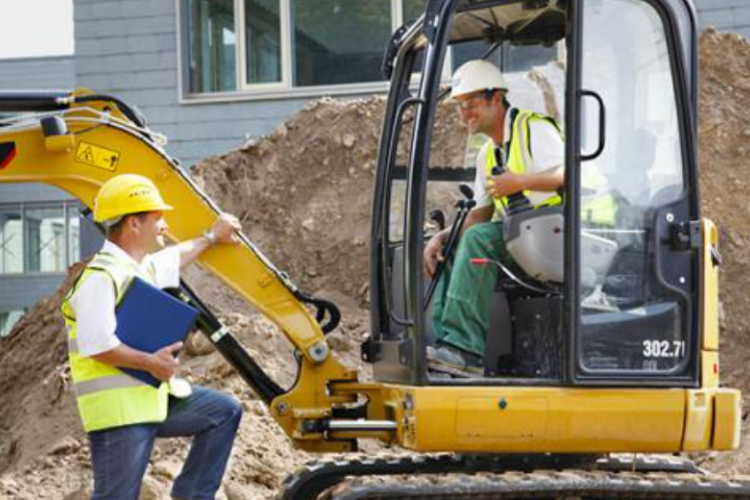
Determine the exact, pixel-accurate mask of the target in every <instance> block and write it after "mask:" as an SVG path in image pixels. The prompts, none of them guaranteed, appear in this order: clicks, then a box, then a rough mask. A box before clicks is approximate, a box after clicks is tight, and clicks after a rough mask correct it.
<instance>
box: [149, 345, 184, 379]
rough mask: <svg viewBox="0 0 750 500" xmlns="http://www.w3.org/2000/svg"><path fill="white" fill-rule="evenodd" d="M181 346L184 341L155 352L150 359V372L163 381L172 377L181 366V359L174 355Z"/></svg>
mask: <svg viewBox="0 0 750 500" xmlns="http://www.w3.org/2000/svg"><path fill="white" fill-rule="evenodd" d="M181 347H182V342H175V343H174V344H172V345H168V346H167V347H162V348H161V349H159V350H158V351H156V352H155V353H153V354H152V355H151V357H150V360H149V361H150V362H149V367H148V372H149V373H150V374H151V375H153V376H154V377H156V378H158V379H159V380H161V381H162V382H166V381H167V380H169V379H170V378H172V377H173V376H174V374H175V373H177V369H178V368H179V367H180V360H178V359H177V358H175V357H174V352H175V351H178V350H180V348H181Z"/></svg>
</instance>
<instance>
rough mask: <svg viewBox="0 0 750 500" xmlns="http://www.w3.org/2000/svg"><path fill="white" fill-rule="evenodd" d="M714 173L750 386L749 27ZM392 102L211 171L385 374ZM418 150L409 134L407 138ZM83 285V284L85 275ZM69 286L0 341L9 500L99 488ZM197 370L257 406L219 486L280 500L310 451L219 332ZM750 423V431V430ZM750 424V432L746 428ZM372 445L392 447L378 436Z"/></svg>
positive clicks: (452, 136)
mask: <svg viewBox="0 0 750 500" xmlns="http://www.w3.org/2000/svg"><path fill="white" fill-rule="evenodd" d="M701 65H702V70H703V75H702V77H703V81H702V87H701V118H702V121H701V127H700V135H701V136H700V141H701V143H700V146H701V148H702V153H701V165H702V171H701V184H702V195H703V205H704V208H705V213H706V214H707V215H708V216H709V217H711V218H712V219H713V220H714V221H716V222H717V224H718V225H719V227H720V229H721V232H722V253H723V255H724V260H725V264H724V267H723V269H722V307H723V315H722V334H723V345H722V351H723V367H722V368H723V376H724V381H725V383H726V384H727V385H731V386H735V387H740V388H742V389H744V390H745V394H746V395H747V394H748V393H750V380H749V377H750V376H748V375H747V374H746V373H744V372H743V369H744V367H745V366H746V365H747V362H748V361H749V359H748V358H750V314H748V312H749V311H750V298H748V297H747V296H745V295H744V294H743V291H744V290H743V288H744V287H746V284H745V281H746V279H745V278H744V277H745V276H748V275H750V269H748V266H750V252H748V250H750V249H748V248H747V246H748V245H750V240H747V238H746V237H745V233H746V232H747V227H748V225H749V224H750V222H748V221H750V205H747V204H745V203H743V201H744V198H743V195H744V194H745V193H746V192H748V182H750V181H748V180H746V179H747V176H746V175H744V174H745V172H744V170H745V169H744V162H743V160H745V158H746V157H747V156H748V155H750V151H748V150H747V149H746V148H747V147H746V146H745V144H746V143H748V142H749V141H750V118H748V117H746V116H745V114H744V112H745V110H747V109H750V79H749V78H750V44H748V42H747V41H745V40H743V39H741V38H739V37H737V36H736V35H724V34H718V33H715V32H713V31H709V32H707V33H705V34H704V35H703V37H702V40H701ZM384 104H385V103H384V100H383V99H382V98H371V99H367V100H359V101H348V102H343V101H333V100H330V99H323V100H321V101H317V102H314V103H312V104H311V105H309V106H308V107H307V108H306V109H304V110H302V111H301V112H299V113H298V114H296V115H295V116H293V117H292V118H291V119H290V120H289V121H288V122H287V123H285V124H284V125H282V126H281V127H279V128H278V129H277V130H276V131H275V132H274V133H273V134H271V135H270V136H268V137H264V138H262V139H259V140H256V141H253V142H252V143H249V144H248V145H246V147H244V148H243V149H242V150H238V151H233V152H230V153H228V154H226V155H223V156H220V157H215V158H211V159H208V160H207V161H205V162H204V163H202V164H201V165H199V166H198V167H197V168H196V170H195V174H196V177H197V178H198V180H199V182H200V183H201V184H202V185H203V186H204V188H205V190H206V191H207V192H208V193H209V194H210V195H211V196H213V197H214V198H215V199H216V200H219V201H220V204H221V206H222V207H223V208H224V209H225V210H228V211H232V212H234V213H236V214H238V215H239V216H240V217H241V218H242V220H243V223H244V228H245V232H246V233H247V234H248V235H250V237H251V238H252V240H253V241H254V242H256V243H257V245H258V246H259V248H260V249H261V250H263V251H264V252H265V253H267V255H268V257H269V258H270V260H271V261H272V262H276V263H278V264H280V265H282V267H283V269H284V270H285V271H287V272H289V274H290V275H291V277H292V279H293V281H295V282H297V283H298V284H300V285H301V286H302V287H303V288H304V289H306V290H309V291H311V292H315V293H321V292H322V293H324V294H326V295H328V296H331V297H332V298H334V300H335V301H337V302H339V303H341V304H343V305H344V322H343V325H342V327H341V328H340V329H339V331H337V332H336V333H334V334H332V337H331V344H332V347H333V348H334V349H335V350H336V351H337V353H338V354H339V355H340V356H341V357H342V358H343V361H344V362H345V363H346V364H347V365H350V366H358V367H359V368H360V369H361V370H362V371H363V378H365V379H367V378H368V377H369V374H368V372H367V370H366V368H364V367H362V366H361V364H360V363H359V360H358V342H359V341H360V340H361V339H362V337H363V336H364V335H365V334H366V330H367V327H368V321H367V315H366V312H365V311H364V310H363V309H361V308H360V307H359V306H360V305H361V304H362V303H363V302H364V301H365V300H366V295H367V290H366V284H367V273H368V265H367V252H368V238H369V230H370V226H369V217H370V206H371V196H372V184H373V173H374V167H375V163H374V162H375V155H376V151H377V147H378V137H379V135H380V128H381V121H382V116H383V111H384ZM438 122H439V126H438V130H437V134H436V137H435V139H434V143H435V144H436V147H435V148H434V151H433V163H435V164H438V165H441V166H457V165H461V164H462V163H463V153H464V151H463V141H464V138H463V137H462V135H461V134H457V133H455V131H456V123H455V113H454V112H452V110H450V109H449V108H447V107H444V108H441V110H440V112H439V114H438ZM402 149H403V145H402ZM189 274H190V275H191V276H192V277H193V278H194V282H197V288H198V291H199V292H200V293H201V294H202V295H203V296H204V297H205V298H206V299H207V300H208V302H209V303H212V304H221V317H222V319H223V320H224V321H225V322H226V324H227V325H228V326H229V328H230V330H231V331H232V332H233V334H235V335H236V336H237V337H238V339H239V340H240V341H241V342H242V343H243V344H244V345H246V346H247V347H248V349H249V351H250V352H251V354H252V355H253V356H254V357H255V358H256V359H258V360H260V361H262V362H263V364H264V368H265V369H266V370H267V371H268V372H269V374H270V375H271V376H272V377H274V378H275V379H276V380H278V381H279V382H280V383H281V384H282V385H289V384H291V383H292V381H293V377H294V359H293V356H292V353H291V351H290V348H289V346H288V344H287V342H286V341H285V340H284V338H283V336H282V335H281V334H279V332H278V331H277V330H276V327H275V326H274V325H272V324H271V323H269V322H268V321H267V320H266V319H264V318H262V317H260V316H258V315H255V314H253V313H252V312H251V311H250V310H248V309H247V307H246V306H244V305H242V304H241V303H240V302H239V301H237V300H236V299H235V300H234V301H227V300H225V297H224V295H225V294H227V292H225V291H224V290H222V289H221V287H219V286H218V285H217V284H216V283H215V282H214V281H213V280H211V279H210V278H207V277H205V276H204V275H203V274H202V273H200V272H198V271H193V272H191V273H189ZM69 282H70V280H68V283H67V284H66V286H67V285H69ZM64 289H65V286H64V287H63V288H62V289H61V290H60V291H58V293H57V294H55V296H53V297H51V298H50V299H47V300H45V301H42V302H41V303H39V304H37V306H35V307H34V308H33V309H32V310H31V311H30V312H29V314H27V315H26V317H25V318H24V319H23V320H22V321H21V322H20V323H19V324H18V325H17V326H16V328H15V330H14V332H13V333H12V335H11V337H10V338H8V339H2V340H0V366H2V367H3V368H2V370H0V391H1V392H2V394H3V404H2V405H0V499H3V500H4V499H8V500H11V499H12V500H31V499H40V500H45V499H49V500H52V499H54V500H58V499H60V498H63V499H65V500H84V499H86V498H87V496H86V494H87V491H88V488H89V484H90V475H91V472H90V467H89V463H88V451H87V447H86V438H85V436H84V434H83V432H82V431H81V429H80V424H79V422H78V418H77V414H76V409H75V403H74V399H73V395H72V392H71V388H70V385H69V376H68V371H67V369H66V367H65V357H66V355H65V332H64V329H63V326H62V322H61V320H60V318H59V315H58V313H57V310H58V307H59V302H60V300H61V298H62V296H63V294H64ZM187 351H188V354H187V355H186V356H185V358H184V361H183V363H184V365H185V368H186V372H187V373H188V376H189V378H191V379H192V380H194V381H195V382H199V383H202V384H206V385H209V386H213V387H218V388H221V389H223V390H226V391H228V392H230V393H232V394H234V395H235V396H236V397H237V398H238V399H239V400H240V401H242V402H243V406H244V407H245V410H246V416H245V418H244V420H243V423H242V425H241V428H240V435H239V439H238V444H237V447H236V449H235V452H234V455H233V457H234V458H233V460H232V463H231V466H230V469H229V471H228V475H227V479H226V481H225V485H224V487H223V489H222V491H221V494H220V496H219V498H220V499H222V500H246V499H262V498H269V497H270V496H271V494H272V492H273V490H275V489H276V488H277V487H278V485H279V482H280V480H281V479H282V478H283V476H285V475H286V474H287V473H288V472H289V471H291V470H293V469H294V468H295V467H296V466H297V465H299V464H301V463H302V462H304V461H306V460H307V459H309V458H310V457H309V455H306V454H305V453H302V452H299V451H296V450H293V449H292V448H291V446H290V444H289V441H288V439H287V438H286V437H285V436H284V435H283V433H282V432H281V431H280V429H279V428H278V426H277V425H276V424H275V423H274V422H273V419H272V418H271V417H270V415H269V414H268V412H267V410H266V408H265V406H264V405H263V403H262V402H261V401H259V400H258V399H257V398H256V397H255V396H254V395H253V394H252V392H251V391H250V390H249V389H248V388H247V386H246V385H245V384H244V382H243V381H242V380H241V379H240V378H239V377H238V376H236V375H235V374H234V373H233V372H232V370H231V369H230V368H229V367H228V365H227V364H226V363H224V362H223V360H222V359H221V357H220V356H219V355H218V354H217V353H215V352H213V351H212V349H211V347H210V345H207V343H206V341H205V340H200V338H196V339H195V340H193V341H191V343H190V346H189V348H188V349H187ZM746 431H747V429H746ZM745 434H747V432H745ZM365 446H367V448H366V449H365V450H364V451H366V452H373V451H377V446H375V445H371V444H366V445H365ZM186 449H187V444H186V443H185V442H184V441H182V440H168V441H163V442H159V444H158V446H157V449H156V451H155V453H154V457H153V460H152V467H151V468H150V470H149V474H148V478H147V480H146V483H145V486H144V494H143V496H142V498H143V499H158V500H162V499H165V498H167V497H168V488H169V484H170V483H171V481H172V480H173V479H174V477H175V476H176V475H177V474H178V473H179V468H180V466H181V464H182V460H183V457H184V455H185V453H186ZM748 458H750V442H749V440H747V439H746V440H745V441H744V444H743V448H742V450H740V451H739V452H738V453H735V454H730V455H721V456H718V455H717V456H706V457H703V459H704V460H705V462H704V463H705V464H707V465H709V466H710V467H711V468H714V469H717V470H726V471H733V472H744V473H748V472H750V465H748V464H750V460H748Z"/></svg>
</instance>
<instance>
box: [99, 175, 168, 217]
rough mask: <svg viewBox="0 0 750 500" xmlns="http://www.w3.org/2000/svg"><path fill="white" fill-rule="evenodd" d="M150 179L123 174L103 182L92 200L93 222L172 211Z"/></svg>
mask: <svg viewBox="0 0 750 500" xmlns="http://www.w3.org/2000/svg"><path fill="white" fill-rule="evenodd" d="M172 209H173V207H171V206H170V205H167V204H166V203H164V199H163V198H162V197H161V194H160V193H159V190H158V189H157V188H156V186H154V183H153V182H151V179H148V178H147V177H143V176H142V175H137V174H123V175H118V176H117V177H113V178H111V179H110V180H108V181H107V182H105V183H104V184H103V185H102V187H101V188H100V189H99V192H98V193H97V194H96V198H95V199H94V220H95V221H96V222H105V221H109V220H112V219H117V218H119V217H122V216H124V215H128V214H137V213H140V212H154V211H157V210H159V211H161V210H172Z"/></svg>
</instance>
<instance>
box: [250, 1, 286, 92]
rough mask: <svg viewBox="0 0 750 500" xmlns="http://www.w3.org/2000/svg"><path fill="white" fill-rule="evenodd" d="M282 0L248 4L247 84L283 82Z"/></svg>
mask: <svg viewBox="0 0 750 500" xmlns="http://www.w3.org/2000/svg"><path fill="white" fill-rule="evenodd" d="M279 12H280V10H279V0H245V44H246V49H245V54H246V60H245V64H246V65H247V83H249V84H253V83H274V82H280V81H281V16H280V14H279Z"/></svg>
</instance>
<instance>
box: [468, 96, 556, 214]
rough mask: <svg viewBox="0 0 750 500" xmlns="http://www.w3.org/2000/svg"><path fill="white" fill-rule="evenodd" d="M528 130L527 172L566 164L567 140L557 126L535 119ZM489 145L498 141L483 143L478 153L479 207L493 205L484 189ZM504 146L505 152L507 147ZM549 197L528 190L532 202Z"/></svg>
mask: <svg viewBox="0 0 750 500" xmlns="http://www.w3.org/2000/svg"><path fill="white" fill-rule="evenodd" d="M529 133H530V135H531V165H528V170H527V173H530V174H534V173H538V172H544V171H545V170H549V169H551V168H555V167H559V166H561V165H564V164H565V143H564V142H563V140H562V137H560V133H559V132H558V131H557V129H556V128H555V127H554V125H552V124H551V123H549V122H548V121H546V120H536V121H533V122H531V123H530V124H529ZM509 137H510V110H508V111H507V112H506V114H505V130H504V131H503V138H504V139H506V140H507V139H508V138H509ZM490 145H492V147H493V148H494V147H495V143H494V141H492V140H491V139H490V140H489V141H487V143H485V145H484V146H482V149H480V150H479V153H478V154H477V159H476V169H477V173H476V177H475V179H474V199H475V200H476V201H477V207H486V206H488V205H492V204H493V200H492V196H491V195H489V194H487V192H486V191H485V186H486V185H487V172H486V170H485V162H486V159H487V149H488V148H489V147H490ZM503 146H504V145H503ZM502 149H503V153H504V152H505V147H503V148H502ZM549 197H550V193H545V192H541V191H531V192H530V193H529V201H531V203H532V204H533V205H536V204H538V203H541V202H543V201H544V200H546V199H547V198H549Z"/></svg>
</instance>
